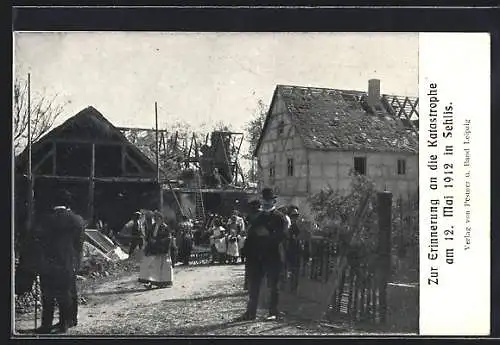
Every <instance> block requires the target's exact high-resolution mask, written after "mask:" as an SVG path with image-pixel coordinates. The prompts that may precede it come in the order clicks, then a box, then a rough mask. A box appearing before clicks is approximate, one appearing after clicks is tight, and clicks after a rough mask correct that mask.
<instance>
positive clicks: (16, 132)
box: [12, 80, 66, 154]
mask: <svg viewBox="0 0 500 345" xmlns="http://www.w3.org/2000/svg"><path fill="white" fill-rule="evenodd" d="M30 96H31V99H30V103H31V104H30V108H31V121H30V122H31V141H32V142H35V141H37V140H38V139H40V138H41V137H42V136H43V135H44V134H45V133H47V132H48V131H49V130H50V129H51V128H52V126H53V125H54V123H55V121H56V120H57V118H58V117H59V116H60V115H61V114H62V113H63V111H64V107H65V105H66V103H60V102H58V101H57V95H56V96H54V97H52V98H49V97H47V96H46V95H41V94H36V93H35V94H33V93H32V94H31V95H30ZM13 101H14V104H13V107H12V136H13V142H14V152H15V154H18V153H19V152H21V151H22V150H23V149H24V148H25V147H26V145H27V144H28V83H27V82H25V81H23V80H16V81H15V82H14V99H13Z"/></svg>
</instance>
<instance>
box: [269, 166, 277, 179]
mask: <svg viewBox="0 0 500 345" xmlns="http://www.w3.org/2000/svg"><path fill="white" fill-rule="evenodd" d="M275 175H276V169H275V168H274V163H271V164H270V165H269V177H270V178H274V176H275Z"/></svg>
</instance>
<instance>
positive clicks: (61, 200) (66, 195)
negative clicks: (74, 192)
mask: <svg viewBox="0 0 500 345" xmlns="http://www.w3.org/2000/svg"><path fill="white" fill-rule="evenodd" d="M55 201H56V204H57V205H64V206H69V204H70V203H71V193H70V192H69V191H67V190H66V189H63V190H60V191H58V192H57V193H56V200H55Z"/></svg>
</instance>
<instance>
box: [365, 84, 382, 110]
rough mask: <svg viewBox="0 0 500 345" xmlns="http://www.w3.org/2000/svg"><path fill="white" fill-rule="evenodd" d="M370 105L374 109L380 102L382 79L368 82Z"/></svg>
mask: <svg viewBox="0 0 500 345" xmlns="http://www.w3.org/2000/svg"><path fill="white" fill-rule="evenodd" d="M367 101H368V104H369V105H370V106H372V107H374V106H375V105H376V104H378V103H379V102H380V79H370V80H368V99H367Z"/></svg>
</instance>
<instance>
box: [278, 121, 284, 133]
mask: <svg viewBox="0 0 500 345" xmlns="http://www.w3.org/2000/svg"><path fill="white" fill-rule="evenodd" d="M283 133H285V122H284V121H280V123H279V124H278V135H283Z"/></svg>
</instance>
